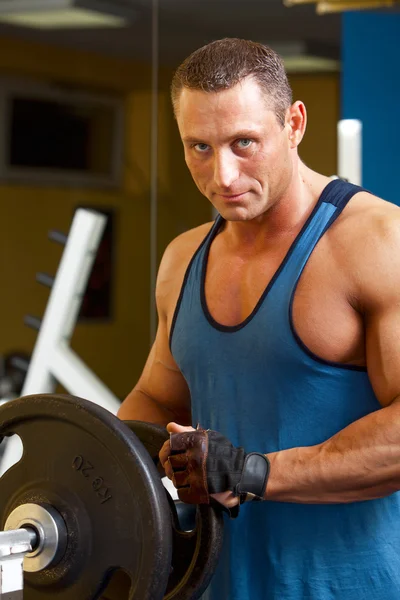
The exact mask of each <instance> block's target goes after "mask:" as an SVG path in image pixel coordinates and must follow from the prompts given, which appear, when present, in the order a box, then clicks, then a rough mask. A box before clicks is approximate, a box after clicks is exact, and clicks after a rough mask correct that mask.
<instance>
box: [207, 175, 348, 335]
mask: <svg viewBox="0 0 400 600" xmlns="http://www.w3.org/2000/svg"><path fill="white" fill-rule="evenodd" d="M338 184H339V185H343V181H342V180H340V179H334V180H333V181H330V182H329V183H328V184H327V185H326V186H325V188H324V189H323V190H322V193H321V196H320V197H319V199H318V202H317V204H316V205H315V206H314V208H313V210H312V212H311V214H310V216H309V217H308V219H307V221H306V222H305V223H304V225H303V227H302V228H301V231H300V232H299V233H298V234H297V236H296V238H295V239H294V240H293V242H292V244H291V246H290V248H289V250H288V252H287V253H286V256H285V257H284V259H283V261H282V262H281V264H280V266H279V267H278V269H277V270H276V272H275V274H274V275H273V277H272V279H271V280H270V282H269V283H268V285H267V286H266V288H265V290H264V292H263V293H262V294H261V297H260V298H259V300H258V302H257V304H256V305H255V307H254V309H253V311H252V312H251V313H250V314H249V316H248V317H246V319H245V320H244V321H242V322H241V323H238V324H237V325H222V324H221V323H218V321H216V320H215V319H214V317H213V316H212V315H211V313H210V311H209V310H208V306H207V300H206V292H205V282H206V273H207V264H208V257H209V254H210V248H211V244H212V242H213V240H214V238H215V236H216V234H217V233H218V231H219V228H220V227H221V226H222V223H224V222H225V220H224V219H223V218H222V217H221V216H219V218H218V220H217V222H216V230H215V231H213V232H212V233H213V235H212V236H210V238H209V240H208V244H207V248H206V251H205V254H204V258H203V265H202V276H201V283H200V297H201V306H202V308H203V312H204V315H205V317H206V319H207V321H208V322H209V323H210V325H211V326H212V327H214V329H218V331H223V332H225V333H235V331H239V330H240V329H243V327H245V326H246V325H247V324H248V323H250V321H251V320H252V319H253V318H254V317H255V316H256V314H257V313H258V311H259V310H260V308H261V306H262V305H263V303H264V300H265V298H266V297H267V295H268V293H269V292H270V290H271V289H272V286H273V285H274V283H275V281H276V280H277V278H278V277H279V275H280V273H281V272H282V270H283V268H284V267H285V265H286V263H287V262H288V260H289V259H290V257H291V255H292V254H293V252H294V251H295V249H296V246H297V244H298V243H299V241H300V239H301V238H302V236H303V234H304V232H305V231H306V229H307V228H308V226H309V225H310V223H311V221H312V220H313V218H314V216H315V214H316V213H317V212H318V209H319V208H320V206H321V204H323V203H327V202H328V203H330V204H333V205H334V206H337V205H338V203H339V204H340V203H341V200H343V198H342V196H340V198H339V199H336V198H332V200H333V201H332V202H330V198H329V197H330V196H331V192H332V190H334V189H335V187H336V186H337V185H338ZM349 185H350V184H349ZM358 189H359V188H358ZM349 193H350V192H349ZM352 195H353V194H352ZM347 196H348V194H347V195H346V198H347ZM350 197H351V196H350ZM349 199H350V198H348V200H349ZM348 200H347V202H348ZM343 208H344V206H343ZM343 208H342V209H341V210H343Z"/></svg>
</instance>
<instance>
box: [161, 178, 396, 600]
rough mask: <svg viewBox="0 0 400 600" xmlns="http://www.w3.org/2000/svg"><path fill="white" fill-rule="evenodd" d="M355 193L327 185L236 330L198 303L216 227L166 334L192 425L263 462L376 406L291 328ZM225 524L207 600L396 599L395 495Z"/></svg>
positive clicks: (246, 515) (192, 267)
mask: <svg viewBox="0 0 400 600" xmlns="http://www.w3.org/2000/svg"><path fill="white" fill-rule="evenodd" d="M358 191H360V188H357V187H355V186H353V185H351V184H348V183H345V182H343V181H340V180H334V181H332V182H330V183H329V184H328V185H327V187H326V188H325V190H324V191H323V193H322V195H321V197H320V199H319V201H318V203H317V205H316V206H315V209H314V210H313V212H312V214H311V216H310V218H309V219H308V220H307V222H306V224H305V225H304V227H303V229H302V231H301V232H300V233H299V235H298V236H297V238H296V240H295V241H294V242H293V244H292V246H291V248H290V250H289V252H288V253H287V256H286V257H285V260H284V261H283V263H282V264H281V266H280V268H279V269H278V271H277V272H276V273H275V275H274V277H273V279H272V281H271V282H270V283H269V285H268V287H267V288H266V290H265V292H264V293H263V295H262V297H261V298H260V300H259V302H258V303H257V305H256V307H255V308H254V310H253V312H252V314H251V315H250V316H249V317H248V318H247V319H246V320H245V321H243V322H242V323H240V324H239V325H237V326H234V327H230V326H223V325H220V324H219V323H217V322H216V321H215V320H214V319H213V318H212V316H211V314H210V313H209V311H208V309H207V304H206V300H205V293H204V283H205V274H206V268H207V259H208V254H209V250H210V245H211V244H212V241H213V239H214V238H215V236H216V234H217V233H218V230H219V229H220V227H221V225H222V224H223V219H222V218H221V217H218V218H217V220H216V222H215V223H214V226H213V227H212V229H211V230H210V233H209V234H208V235H207V236H206V238H205V240H204V241H203V243H202V244H201V246H200V247H199V248H198V250H197V252H196V254H195V255H194V257H193V259H192V261H191V263H190V264H189V267H188V269H187V271H186V275H185V279H184V282H183V286H182V289H181V293H180V297H179V300H178V303H177V307H176V311H175V315H174V320H173V324H172V328H171V336H170V344H171V351H172V354H173V356H174V359H175V361H176V363H177V364H178V366H179V368H180V370H181V372H182V373H183V375H184V377H185V379H186V380H187V383H188V385H189V389H190V393H191V402H192V418H193V423H195V424H196V423H200V424H201V426H202V427H204V428H206V429H207V428H210V429H214V430H217V431H220V432H221V433H223V434H224V435H225V436H226V437H228V438H229V439H230V440H231V441H232V443H233V444H235V445H237V446H244V448H245V449H246V450H247V451H249V452H250V451H258V452H263V453H267V452H275V451H277V450H285V449H287V448H293V447H298V446H312V445H314V444H319V443H321V442H323V441H325V440H327V439H328V438H329V437H331V436H332V435H334V434H335V433H337V432H338V431H339V430H341V429H343V428H344V427H346V426H347V425H349V424H350V423H352V422H353V421H355V420H357V419H360V418H362V417H363V416H365V415H367V414H369V413H371V412H373V411H376V410H378V409H379V408H380V405H379V403H378V400H377V398H376V396H375V394H374V392H373V390H372V387H371V383H370V381H369V378H368V375H367V372H366V369H364V368H363V367H357V366H348V365H343V364H338V363H333V362H329V361H326V360H322V359H321V358H319V357H317V356H315V355H314V354H313V353H312V352H311V351H310V350H309V349H308V348H307V347H306V346H305V345H304V344H303V343H302V341H301V340H300V339H299V337H298V335H297V333H296V330H295V328H294V326H293V320H292V304H293V297H294V293H295V290H296V286H297V283H298V281H299V278H300V275H301V273H302V271H303V269H304V267H305V265H306V263H307V260H308V258H309V257H310V254H311V253H312V251H313V249H314V248H315V246H316V244H317V242H318V240H319V239H320V238H321V236H322V235H323V234H324V233H325V232H326V230H327V229H328V227H329V226H330V225H331V224H332V223H333V222H334V221H335V219H336V218H337V217H338V215H339V214H340V213H341V211H342V210H343V208H344V207H345V206H346V204H347V202H348V201H349V200H350V198H351V197H352V196H353V195H354V194H355V193H357V192H358ZM225 525H226V527H225V539H224V547H223V551H222V554H221V558H220V561H219V565H218V568H217V570H216V573H215V575H214V578H213V580H212V582H211V585H210V587H209V589H208V590H207V591H206V593H205V594H204V595H203V599H204V600H399V599H400V493H395V494H392V495H390V496H387V497H385V498H381V499H378V500H369V501H364V502H354V503H351V504H328V505H326V504H312V505H311V504H295V503H285V502H268V501H266V502H260V503H249V504H245V505H243V506H242V507H241V513H240V515H239V518H238V519H236V520H234V521H229V520H226V521H225Z"/></svg>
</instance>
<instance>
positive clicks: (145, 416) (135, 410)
mask: <svg viewBox="0 0 400 600" xmlns="http://www.w3.org/2000/svg"><path fill="white" fill-rule="evenodd" d="M118 417H119V418H120V419H123V420H124V421H147V422H148V423H157V424H158V425H163V426H164V427H165V426H166V425H167V424H168V423H170V422H171V421H175V420H176V419H177V418H179V417H178V415H176V414H175V413H174V412H173V411H172V410H169V409H168V408H166V407H165V406H163V405H162V404H159V403H158V402H156V400H154V398H152V397H151V396H149V395H148V394H146V393H145V392H143V391H142V390H139V389H136V388H135V389H134V390H133V391H132V392H131V393H130V394H129V396H127V398H126V399H125V400H124V401H123V403H122V404H121V407H120V409H119V411H118Z"/></svg>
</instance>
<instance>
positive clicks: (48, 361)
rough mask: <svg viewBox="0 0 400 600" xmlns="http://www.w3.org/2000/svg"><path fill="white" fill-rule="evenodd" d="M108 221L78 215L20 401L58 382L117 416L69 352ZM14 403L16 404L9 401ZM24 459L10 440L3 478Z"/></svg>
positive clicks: (108, 397) (102, 389) (114, 405)
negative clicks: (14, 465)
mask: <svg viewBox="0 0 400 600" xmlns="http://www.w3.org/2000/svg"><path fill="white" fill-rule="evenodd" d="M106 221H107V218H106V217H105V216H104V215H101V214H99V213H96V212H94V211H90V210H86V209H78V210H77V211H76V213H75V216H74V219H73V222H72V226H71V230H70V233H69V235H68V240H67V243H66V246H65V249H64V252H63V255H62V258H61V262H60V265H59V268H58V271H57V275H56V277H55V280H54V284H53V287H52V290H51V293H50V297H49V301H48V304H47V307H46V311H45V314H44V317H43V321H42V324H41V327H40V330H39V333H38V337H37V341H36V344H35V348H34V351H33V354H32V358H31V361H30V363H29V370H28V373H27V376H26V379H25V382H24V386H23V389H22V396H27V395H30V394H38V393H53V392H54V391H55V389H56V385H57V381H58V382H60V383H61V384H62V385H63V386H64V387H65V389H66V390H68V392H70V393H71V394H73V395H76V396H80V397H83V398H86V399H88V400H91V401H92V402H95V403H96V404H99V405H100V406H103V407H104V408H106V409H107V410H109V411H110V412H112V413H113V414H116V413H117V410H118V408H119V406H120V401H119V400H118V398H117V397H116V396H115V395H114V394H113V393H112V392H111V391H110V390H109V389H108V388H107V387H106V386H105V385H104V383H103V382H102V381H101V380H100V379H99V378H98V377H97V375H95V374H94V373H93V371H91V370H90V369H89V368H88V367H87V366H86V365H85V363H84V362H83V361H82V360H81V359H80V358H79V356H78V355H77V354H76V353H75V352H74V351H73V350H72V349H71V348H70V347H69V343H70V340H71V336H72V333H73V331H74V328H75V324H76V321H77V318H78V315H79V310H80V307H81V304H82V299H83V294H84V292H85V289H86V286H87V282H88V279H89V276H90V272H91V269H92V266H93V262H94V259H95V257H96V253H97V249H98V246H99V243H100V240H101V236H102V233H103V231H104V227H105V224H106ZM11 402H12V400H11ZM20 456H21V444H20V442H19V440H16V439H15V438H10V439H9V440H8V441H7V445H6V446H5V450H4V456H3V459H2V461H1V464H0V475H1V474H3V473H4V472H5V471H6V470H7V469H8V468H9V467H10V466H11V465H12V464H14V463H15V462H17V460H19V458H20Z"/></svg>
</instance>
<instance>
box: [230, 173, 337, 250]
mask: <svg viewBox="0 0 400 600" xmlns="http://www.w3.org/2000/svg"><path fill="white" fill-rule="evenodd" d="M328 183H329V178H328V177H325V176H323V175H320V174H318V173H315V172H314V171H311V169H309V168H308V167H306V166H305V165H302V166H301V168H300V169H299V172H298V173H297V174H296V177H293V178H292V181H291V183H290V185H289V186H288V187H287V189H286V190H285V192H284V193H283V194H281V196H280V197H279V198H277V199H276V200H275V201H274V203H273V205H272V206H271V207H270V208H269V209H268V210H267V211H266V212H265V213H263V214H262V215H260V216H259V217H257V218H256V219H252V220H251V221H231V222H228V223H226V225H225V228H224V230H225V232H226V235H227V238H229V246H231V247H240V248H241V249H242V250H246V248H248V249H249V250H250V251H254V250H255V249H260V250H261V249H267V248H269V247H270V246H271V245H275V244H277V243H279V240H280V239H282V238H287V237H288V236H289V237H293V238H294V237H295V236H296V235H297V234H298V233H299V232H300V230H301V228H302V227H303V225H304V223H305V222H306V221H307V219H308V217H309V216H310V214H311V213H312V211H313V209H314V207H315V205H316V203H317V202H318V199H319V197H320V195H321V193H322V190H323V189H324V188H325V186H326V185H327V184H328Z"/></svg>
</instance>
